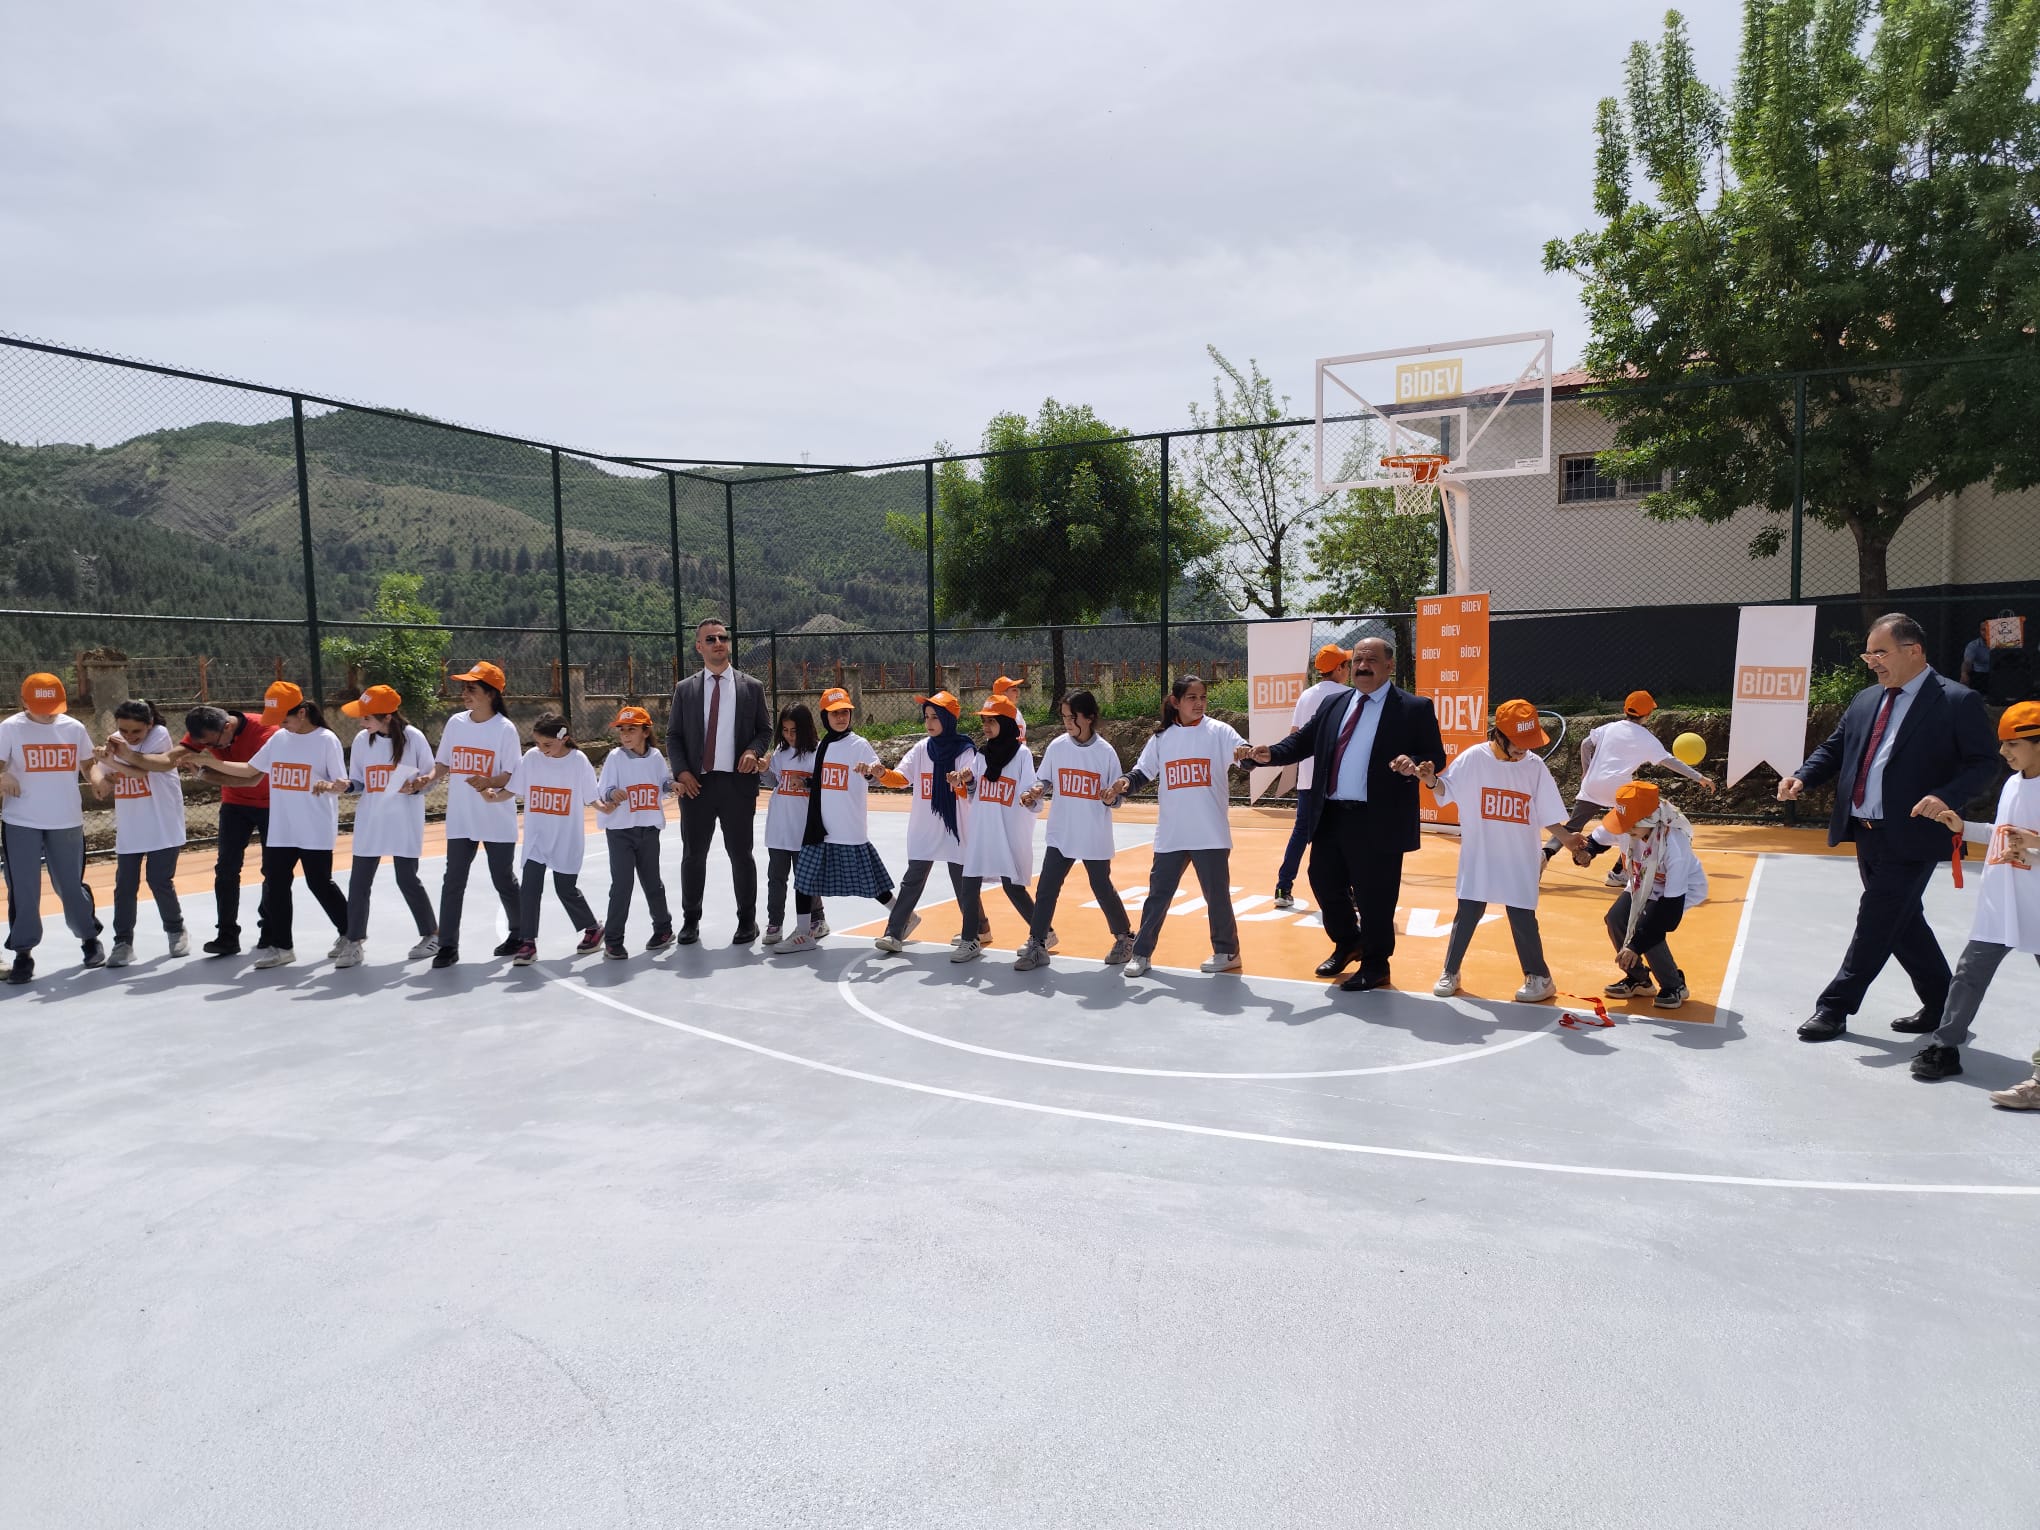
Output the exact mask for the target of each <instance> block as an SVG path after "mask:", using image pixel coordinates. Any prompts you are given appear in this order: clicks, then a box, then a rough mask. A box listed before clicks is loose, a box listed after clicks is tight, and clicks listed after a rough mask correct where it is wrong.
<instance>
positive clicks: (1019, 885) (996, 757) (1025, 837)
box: [949, 695, 1055, 962]
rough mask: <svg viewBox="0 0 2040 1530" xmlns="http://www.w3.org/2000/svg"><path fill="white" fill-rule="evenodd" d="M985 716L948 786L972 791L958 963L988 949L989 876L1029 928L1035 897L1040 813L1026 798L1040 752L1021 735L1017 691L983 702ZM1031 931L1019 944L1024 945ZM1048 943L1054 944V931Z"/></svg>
mask: <svg viewBox="0 0 2040 1530" xmlns="http://www.w3.org/2000/svg"><path fill="white" fill-rule="evenodd" d="M978 716H980V717H982V718H983V719H984V720H985V736H984V738H983V740H982V741H980V743H979V744H978V747H977V749H976V751H975V752H974V753H973V754H972V755H971V756H970V757H969V758H968V759H967V760H963V761H959V762H958V763H957V767H956V769H955V770H953V771H952V772H951V773H950V785H951V786H952V787H953V788H954V789H956V790H958V791H967V792H968V793H969V794H970V797H971V802H972V807H971V824H970V835H969V837H968V839H967V840H966V842H965V844H964V847H963V881H962V883H961V885H960V887H959V890H958V893H957V903H958V904H959V905H960V907H961V909H962V912H963V930H964V934H963V935H961V936H959V937H958V939H957V942H956V949H955V950H954V951H952V952H951V953H950V957H949V959H950V960H951V961H953V962H968V961H975V960H976V959H977V958H978V956H979V955H981V954H982V953H983V951H984V939H985V936H984V931H985V926H986V925H987V924H988V923H989V921H988V920H987V919H986V918H985V912H984V898H983V888H984V882H985V878H986V877H997V878H998V879H999V885H1000V886H1001V887H1003V888H1004V889H1005V891H1006V901H1007V902H1009V903H1011V904H1012V905H1013V907H1014V909H1015V910H1017V911H1018V913H1019V915H1020V917H1021V918H1022V919H1023V920H1025V921H1026V922H1027V926H1028V928H1029V929H1030V930H1031V929H1032V928H1033V925H1034V899H1033V898H1032V897H1031V896H1029V894H1028V891H1027V884H1028V883H1029V882H1031V881H1033V880H1034V820H1035V818H1036V817H1037V816H1038V815H1039V813H1040V802H1041V799H1040V798H1039V797H1036V798H1034V799H1033V800H1032V801H1028V800H1025V799H1026V796H1027V793H1028V792H1029V791H1030V790H1032V789H1033V786H1034V756H1033V755H1031V754H1030V753H1028V751H1027V746H1026V745H1025V744H1023V743H1021V742H1020V709H1019V708H1018V707H1017V706H1015V705H1014V704H1013V698H1012V697H1011V696H1006V695H995V696H993V697H992V698H991V699H990V700H988V701H987V702H986V703H985V704H984V705H983V706H982V707H980V708H979V709H978ZM1031 943H1032V941H1031V937H1030V938H1029V939H1028V940H1023V941H1022V942H1021V943H1020V944H1021V947H1022V949H1025V948H1026V947H1027V946H1028V945H1029V944H1031ZM1046 943H1047V945H1048V947H1049V948H1050V949H1053V948H1054V946H1055V931H1053V930H1050V931H1049V932H1048V933H1047V937H1046Z"/></svg>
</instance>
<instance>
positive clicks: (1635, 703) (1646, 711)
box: [1622, 691, 1657, 717]
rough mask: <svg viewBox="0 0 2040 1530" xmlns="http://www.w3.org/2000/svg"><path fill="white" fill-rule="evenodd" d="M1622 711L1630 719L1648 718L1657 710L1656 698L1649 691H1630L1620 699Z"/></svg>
mask: <svg viewBox="0 0 2040 1530" xmlns="http://www.w3.org/2000/svg"><path fill="white" fill-rule="evenodd" d="M1622 710H1623V711H1625V712H1627V713H1628V714H1629V715H1630V716H1631V717H1648V716H1650V714H1651V713H1653V712H1655V711H1656V710H1657V697H1655V696H1653V695H1651V693H1650V692H1649V691H1631V692H1630V693H1629V694H1628V695H1627V696H1624V697H1623V698H1622Z"/></svg>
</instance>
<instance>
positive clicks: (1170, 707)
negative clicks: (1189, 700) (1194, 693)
mask: <svg viewBox="0 0 2040 1530" xmlns="http://www.w3.org/2000/svg"><path fill="white" fill-rule="evenodd" d="M1203 683H1204V681H1203V679H1202V678H1201V677H1200V676H1197V675H1184V676H1183V677H1182V678H1180V679H1179V680H1177V682H1176V683H1175V684H1174V685H1172V686H1170V687H1169V694H1168V695H1166V696H1164V697H1163V698H1162V720H1161V721H1160V722H1158V723H1156V724H1155V732H1156V733H1157V734H1158V735H1159V734H1162V733H1166V732H1168V731H1169V729H1171V728H1173V727H1175V726H1176V724H1177V723H1179V722H1180V721H1182V719H1181V718H1180V717H1179V716H1178V715H1177V711H1176V704H1177V703H1178V702H1180V701H1181V700H1182V699H1183V698H1184V697H1185V696H1187V695H1189V694H1190V687H1191V686H1193V685H1202V684H1203Z"/></svg>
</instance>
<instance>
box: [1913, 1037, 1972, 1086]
mask: <svg viewBox="0 0 2040 1530" xmlns="http://www.w3.org/2000/svg"><path fill="white" fill-rule="evenodd" d="M1961 1072H1962V1054H1961V1053H1960V1052H1958V1051H1956V1050H1955V1048H1953V1047H1951V1046H1949V1045H1948V1044H1947V1043H1946V1042H1945V1041H1930V1042H1928V1043H1927V1044H1926V1045H1925V1046H1923V1047H1921V1048H1920V1049H1919V1051H1918V1052H1917V1053H1915V1054H1914V1055H1913V1060H1912V1076H1913V1077H1914V1078H1917V1079H1924V1080H1926V1081H1927V1082H1928V1083H1933V1082H1934V1081H1935V1080H1936V1079H1943V1078H1954V1077H1956V1076H1957V1075H1959V1074H1960V1073H1961Z"/></svg>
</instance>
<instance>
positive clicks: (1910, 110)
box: [1544, 0, 2040, 612]
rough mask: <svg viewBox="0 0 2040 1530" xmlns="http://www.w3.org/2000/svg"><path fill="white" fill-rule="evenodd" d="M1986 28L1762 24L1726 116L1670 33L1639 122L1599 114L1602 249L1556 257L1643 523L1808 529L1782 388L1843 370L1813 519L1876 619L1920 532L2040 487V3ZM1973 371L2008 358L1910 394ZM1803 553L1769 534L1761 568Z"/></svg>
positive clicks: (2026, 3)
mask: <svg viewBox="0 0 2040 1530" xmlns="http://www.w3.org/2000/svg"><path fill="white" fill-rule="evenodd" d="M1977 10H1978V7H1977V6H1976V5H1975V3H1974V0H1855V3H1841V0H1833V3H1822V0H1744V7H1743V45H1742V57H1741V61H1740V64H1739V66H1738V70H1737V77H1736V84H1735V90H1734V94H1733V96H1732V98H1731V99H1730V101H1729V102H1728V103H1727V104H1726V105H1725V106H1724V103H1723V102H1722V101H1721V100H1720V98H1719V97H1718V96H1717V95H1716V94H1715V93H1714V92H1713V91H1712V90H1710V89H1709V88H1708V87H1707V85H1706V84H1704V83H1703V82H1702V81H1701V80H1700V79H1699V77H1698V76H1697V75H1696V74H1695V72H1694V64H1693V58H1692V53H1691V50H1690V49H1689V47H1688V45H1687V40H1686V29H1685V24H1684V21H1683V19H1682V18H1681V17H1680V15H1679V13H1678V12H1676V11H1673V12H1669V13H1667V15H1666V18H1665V30H1664V37H1663V40H1662V42H1661V43H1660V44H1659V46H1658V48H1657V50H1656V51H1655V52H1654V53H1653V52H1652V50H1651V49H1650V48H1648V47H1647V46H1646V45H1644V44H1643V43H1637V44H1636V45H1635V46H1634V47H1633V48H1632V49H1631V50H1630V55H1629V66H1628V82H1627V92H1626V96H1625V99H1624V100H1623V101H1621V102H1618V101H1616V100H1615V99H1613V98H1609V99H1607V100H1604V101H1602V102H1601V104H1600V109H1599V115H1598V121H1597V125H1596V132H1597V135H1598V138H1599V151H1598V154H1597V156H1596V165H1595V183H1594V211H1595V213H1596V214H1597V216H1598V217H1599V218H1600V219H1601V220H1602V226H1601V227H1600V228H1599V230H1598V231H1589V232H1586V233H1582V234H1579V235H1576V236H1575V237H1573V238H1571V239H1566V240H1553V241H1551V242H1550V243H1549V244H1548V245H1546V246H1545V253H1544V264H1545V268H1546V269H1547V270H1549V271H1566V272H1570V273H1572V274H1574V275H1576V276H1578V277H1580V278H1581V280H1582V282H1583V284H1584V288H1585V293H1584V297H1585V304H1586V309H1587V315H1588V319H1589V323H1590V326H1591V330H1592V336H1593V338H1592V340H1591V342H1590V343H1589V344H1588V346H1587V349H1586V364H1587V367H1588V370H1589V371H1590V372H1591V373H1592V374H1593V375H1594V376H1596V377H1598V378H1602V379H1607V380H1610V381H1617V382H1620V383H1622V384H1623V385H1624V391H1622V392H1619V393H1615V394H1612V395H1609V396H1604V397H1602V398H1600V399H1599V400H1598V401H1597V407H1598V408H1600V409H1601V411H1602V412H1603V413H1604V414H1606V415H1608V416H1609V417H1610V418H1612V419H1614V420H1615V421H1616V422H1617V429H1616V442H1617V445H1618V450H1616V451H1614V452H1610V453H1607V454H1604V456H1603V459H1602V460H1603V464H1604V467H1605V468H1607V469H1608V470H1610V471H1613V472H1616V473H1619V474H1620V475H1622V476H1623V477H1625V478H1630V479H1636V478H1644V479H1649V478H1652V477H1654V476H1657V475H1664V478H1663V483H1664V487H1662V488H1661V489H1659V490H1658V492H1656V493H1654V494H1650V495H1647V496H1645V498H1644V500H1643V509H1644V510H1645V512H1646V513H1647V514H1650V515H1653V516H1656V517H1659V518H1664V519H1671V518H1681V517H1690V518H1697V519H1700V520H1703V521H1711V522H1719V521H1725V520H1727V519H1728V518H1729V517H1730V516H1732V515H1733V514H1735V512H1736V511H1737V510H1738V509H1740V508H1742V507H1743V506H1745V505H1756V506H1759V507H1761V508H1762V509H1763V510H1765V511H1767V512H1769V513H1770V514H1771V515H1772V516H1779V517H1782V516H1784V515H1786V514H1788V513H1789V512H1790V510H1791V507H1792V500H1793V478H1794V474H1793V446H1794V436H1795V429H1794V420H1793V414H1794V398H1793V388H1792V386H1791V385H1790V384H1789V383H1781V382H1778V381H1774V380H1772V378H1773V376H1774V374H1779V373H1792V372H1809V373H1819V372H1823V371H1828V369H1833V370H1832V371H1828V375H1815V376H1808V377H1806V379H1805V388H1806V406H1807V419H1806V433H1805V434H1806V440H1805V445H1804V454H1805V455H1804V464H1805V465H1804V475H1805V476H1804V483H1805V494H1806V509H1807V513H1808V514H1809V515H1810V516H1812V517H1813V518H1814V519H1816V520H1817V521H1819V522H1820V523H1821V524H1823V525H1826V526H1829V527H1833V528H1842V527H1846V528H1847V529H1848V531H1849V532H1850V534H1851V535H1852V536H1853V537H1854V538H1855V542H1856V549H1857V570H1858V579H1859V585H1858V588H1859V590H1860V592H1861V596H1862V600H1863V604H1864V609H1865V611H1866V612H1874V611H1875V610H1877V609H1878V608H1880V607H1881V606H1882V605H1883V604H1884V600H1885V594H1886V590H1887V587H1888V580H1887V572H1886V559H1885V553H1886V549H1887V548H1888V547H1889V546H1890V545H1891V539H1892V537H1893V536H1894V535H1895V534H1896V533H1897V531H1898V529H1899V527H1900V526H1901V525H1902V524H1903V523H1904V521H1905V518H1906V517H1907V516H1908V515H1910V514H1911V513H1912V512H1913V511H1915V510H1917V509H1918V508H1920V506H1922V505H1924V504H1928V503H1930V502H1932V501H1934V500H1937V499H1940V498H1943V497H1945V496H1947V495H1950V494H1954V493H1956V492H1957V491H1958V490H1960V489H1962V488H1963V487H1965V486H1966V485H1969V484H1974V483H1979V482H1983V481H1986V480H1987V481H1989V482H1991V483H1992V484H1993V486H1994V487H1996V488H1998V489H2000V490H2008V489H2015V488H2019V487H2023V486H2025V485H2028V484H2031V483H2033V482H2035V481H2036V480H2040V447H2036V443H2035V439H2034V437H2035V433H2034V432H2033V431H2032V430H2031V419H2032V414H2031V402H2030V401H2031V399H2032V398H2033V397H2034V396H2035V395H2036V393H2040V350H2036V344H2035V340H2034V335H2033V327H2034V325H2035V322H2036V318H2040V237H2036V213H2035V204H2036V202H2040V104H2036V102H2035V101H2034V100H2033V99H2032V98H2031V95H2030V88H2031V85H2032V80H2033V70H2034V63H2035V58H2036V51H2040V0H1991V3H1989V4H1988V5H1986V6H1985V7H1983V8H1982V15H1981V19H1980V20H1978V19H1977ZM1873 12H1874V13H1875V14H1876V16H1877V26H1876V30H1875V34H1874V36H1872V37H1871V38H1870V39H1869V41H1868V43H1867V45H1866V44H1865V42H1864V32H1865V28H1866V26H1867V24H1868V22H1869V18H1870V16H1871V15H1872V13H1873ZM1638 169H1640V170H1641V171H1642V173H1643V175H1644V177H1645V178H1646V179H1647V180H1648V182H1649V187H1650V189H1649V191H1648V192H1647V193H1646V194H1644V195H1641V196H1639V195H1636V194H1634V193H1633V192H1632V189H1631V177H1632V174H1633V172H1634V171H1636V170H1638ZM1976 354H1986V355H1990V356H1996V357H2003V358H2006V359H2005V360H2003V361H2001V362H1997V363H1994V364H1990V365H1978V364H1970V365H1963V366H1932V365H1929V366H1920V365H1904V366H1903V369H1900V364H1909V363H1918V362H1923V361H1927V360H1930V359H1933V358H1942V357H1950V356H1966V355H1976ZM1752 377H1755V378H1759V379H1762V380H1760V381H1754V382H1751V381H1744V382H1738V383H1735V384H1732V385H1725V386H1719V387H1709V388H1686V389H1677V390H1674V389H1670V388H1667V389H1664V390H1659V389H1656V388H1653V387H1651V386H1649V385H1650V384H1656V383H1664V384H1672V383H1677V382H1681V381H1691V380H1694V379H1700V378H1745V379H1747V378H1752ZM1785 537H1786V528H1785V526H1784V525H1782V524H1780V523H1778V522H1775V521H1774V522H1773V523H1772V524H1771V525H1769V526H1768V527H1767V528H1766V529H1765V530H1764V531H1762V532H1761V533H1759V534H1758V536H1757V537H1756V538H1755V539H1754V540H1753V542H1752V543H1751V546H1750V552H1751V555H1752V556H1756V557H1762V556H1770V555H1772V554H1775V553H1776V552H1777V551H1778V549H1779V548H1780V547H1781V546H1782V545H1783V544H1784V541H1785Z"/></svg>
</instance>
